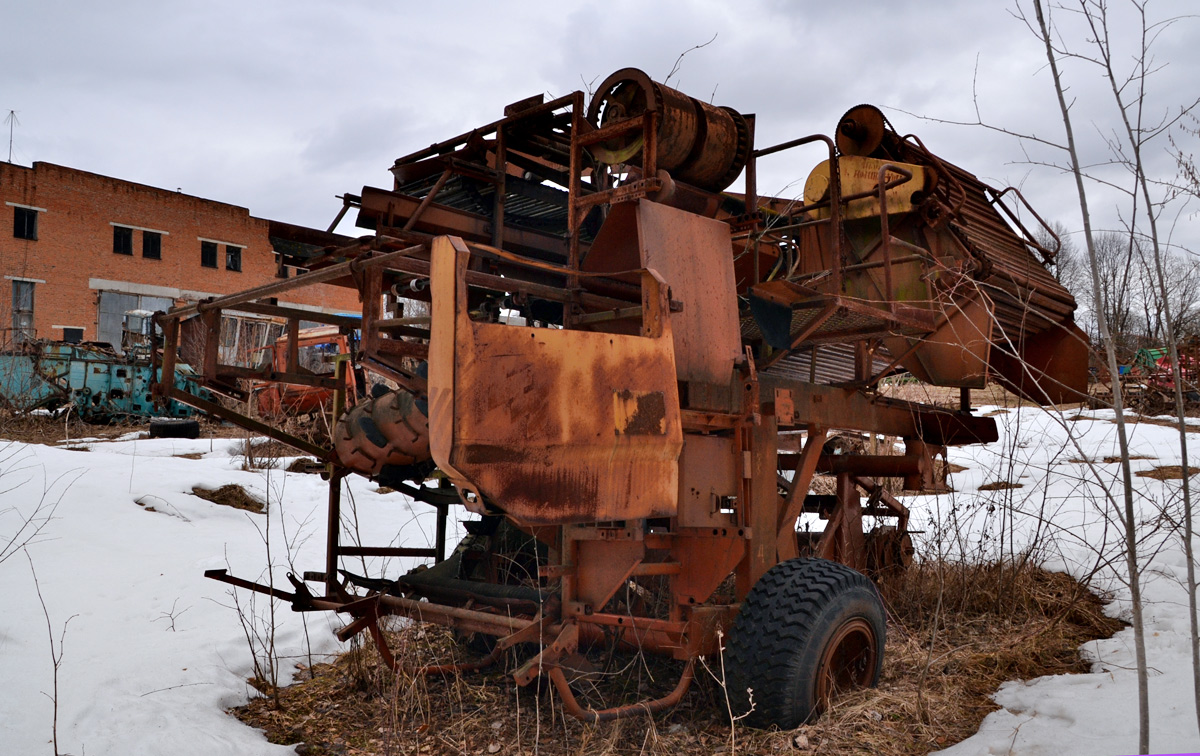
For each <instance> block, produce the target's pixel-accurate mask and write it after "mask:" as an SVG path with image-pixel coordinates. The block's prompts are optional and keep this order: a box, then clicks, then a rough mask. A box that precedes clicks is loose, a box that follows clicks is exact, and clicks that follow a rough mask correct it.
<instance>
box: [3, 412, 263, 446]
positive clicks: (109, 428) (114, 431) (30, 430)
mask: <svg viewBox="0 0 1200 756" xmlns="http://www.w3.org/2000/svg"><path fill="white" fill-rule="evenodd" d="M197 419H198V420H199V421H200V437H201V438H240V437H242V436H244V435H245V433H246V432H245V431H244V430H242V429H241V428H238V427H236V426H233V425H230V424H228V423H224V422H221V421H219V420H213V419H211V418H208V417H198V418H197ZM149 424H150V418H148V417H147V418H137V419H133V420H128V421H122V422H115V423H111V424H107V425H100V424H95V423H85V422H83V421H82V420H80V419H79V417H78V416H76V415H75V413H74V412H72V413H70V414H68V415H66V416H65V417H60V418H52V417H50V416H48V415H31V414H25V413H21V412H13V411H12V410H8V409H2V408H0V438H3V439H7V440H9V441H20V442H22V443H27V444H47V445H53V444H58V443H62V442H64V441H71V440H72V439H79V438H102V439H112V438H117V437H118V436H123V435H125V434H126V433H130V432H131V431H136V430H147V429H148V427H149Z"/></svg>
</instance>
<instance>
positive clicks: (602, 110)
mask: <svg viewBox="0 0 1200 756" xmlns="http://www.w3.org/2000/svg"><path fill="white" fill-rule="evenodd" d="M650 111H657V113H658V129H657V131H656V141H657V150H656V152H655V160H656V162H657V167H658V168H662V169H665V170H667V171H669V172H670V173H671V175H672V176H673V177H674V178H675V180H677V181H682V182H684V183H686V184H691V185H692V186H695V187H698V188H700V189H704V190H706V191H710V192H719V191H721V190H722V189H724V188H725V187H727V186H729V185H730V184H731V183H733V180H734V179H736V178H737V176H738V174H739V173H741V172H742V168H743V167H745V165H746V160H747V159H748V158H749V154H750V131H749V128H748V127H747V125H746V119H745V118H743V117H742V116H741V114H740V113H738V112H737V111H736V110H733V109H732V108H724V107H714V106H712V105H709V104H707V103H704V102H700V101H699V100H697V99H695V98H693V97H689V96H687V95H685V94H684V93H682V92H680V91H678V90H675V89H671V88H670V87H668V86H665V85H663V84H659V83H658V82H656V81H652V80H651V79H650V77H649V76H647V75H646V74H645V73H644V72H642V71H639V70H638V69H636V68H624V69H622V70H620V71H617V72H616V73H614V74H613V75H612V76H609V77H608V78H607V79H605V81H604V83H603V84H601V85H600V88H599V89H598V90H597V91H596V94H595V96H594V97H593V98H592V102H591V104H590V105H589V106H588V119H589V120H590V121H591V122H592V123H593V124H595V125H598V126H608V125H610V124H613V123H617V122H620V121H623V120H626V119H628V118H634V117H636V116H639V115H642V114H644V113H647V112H650ZM644 142H645V135H644V134H643V133H642V132H641V131H637V132H633V133H628V134H623V135H621V136H618V137H614V138H613V139H610V140H608V141H605V142H601V143H600V144H597V145H593V146H592V147H591V148H590V149H591V152H592V155H593V156H595V158H596V159H597V160H600V161H602V162H604V163H607V164H609V165H617V164H620V163H626V164H631V165H641V162H642V161H641V153H642V147H643V144H644Z"/></svg>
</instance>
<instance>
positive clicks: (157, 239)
mask: <svg viewBox="0 0 1200 756" xmlns="http://www.w3.org/2000/svg"><path fill="white" fill-rule="evenodd" d="M142 257H145V258H147V259H150V260H161V259H162V234H160V233H158V232H157V231H143V232H142Z"/></svg>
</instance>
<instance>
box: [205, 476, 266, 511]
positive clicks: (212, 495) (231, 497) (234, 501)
mask: <svg viewBox="0 0 1200 756" xmlns="http://www.w3.org/2000/svg"><path fill="white" fill-rule="evenodd" d="M192 493H194V494H196V495H197V496H199V497H200V498H201V499H205V500H207V501H211V502H212V503H214V504H220V505H221V506H225V507H233V508H234V509H244V510H246V511H247V512H255V513H256V514H262V513H264V512H266V511H267V507H266V505H265V504H263V503H262V502H261V501H259V500H258V499H256V498H254V497H253V496H251V495H250V494H248V493H246V489H244V488H242V487H241V486H239V485H237V484H236V483H230V484H229V485H226V486H221V487H220V488H215V489H214V488H201V487H200V486H194V487H193V488H192Z"/></svg>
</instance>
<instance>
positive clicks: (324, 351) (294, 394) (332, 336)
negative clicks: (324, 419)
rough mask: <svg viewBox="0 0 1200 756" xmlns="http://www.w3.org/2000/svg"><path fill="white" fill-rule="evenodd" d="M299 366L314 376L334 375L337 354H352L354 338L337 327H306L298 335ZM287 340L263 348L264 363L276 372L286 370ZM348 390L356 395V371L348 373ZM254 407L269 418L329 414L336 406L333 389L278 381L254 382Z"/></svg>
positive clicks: (252, 386)
mask: <svg viewBox="0 0 1200 756" xmlns="http://www.w3.org/2000/svg"><path fill="white" fill-rule="evenodd" d="M296 336H297V338H296V345H297V351H298V359H297V362H298V367H299V369H301V370H305V371H307V372H309V373H312V374H313V375H326V376H328V375H333V374H334V373H335V372H336V370H337V368H336V358H337V357H338V355H347V356H349V355H350V352H351V348H350V343H351V336H350V334H347V333H343V332H342V329H339V328H337V327H336V326H320V327H317V328H304V329H301V330H300V331H299V333H297V335H296ZM288 342H289V339H288V337H287V336H286V335H285V336H281V337H279V338H278V339H276V340H275V343H274V344H271V345H269V346H266V347H264V348H263V349H262V351H263V352H264V354H265V360H264V361H265V362H269V363H270V364H271V366H272V368H273V369H274V370H277V371H286V369H287V361H288ZM345 381H346V383H345V387H344V389H345V391H346V392H347V393H348V394H349V395H350V396H356V395H357V393H358V385H357V381H356V377H355V371H353V370H349V371H346V372H345ZM250 390H251V393H252V394H253V395H254V402H253V404H254V407H255V408H256V409H257V410H258V412H259V414H261V415H264V416H266V417H287V416H291V417H295V416H298V415H309V414H312V413H314V412H321V411H327V410H328V409H329V408H330V407H331V406H332V404H333V394H334V391H333V389H331V388H323V387H320V386H310V385H304V384H295V383H281V382H278V381H254V382H253V383H252V385H251V389H250Z"/></svg>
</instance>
